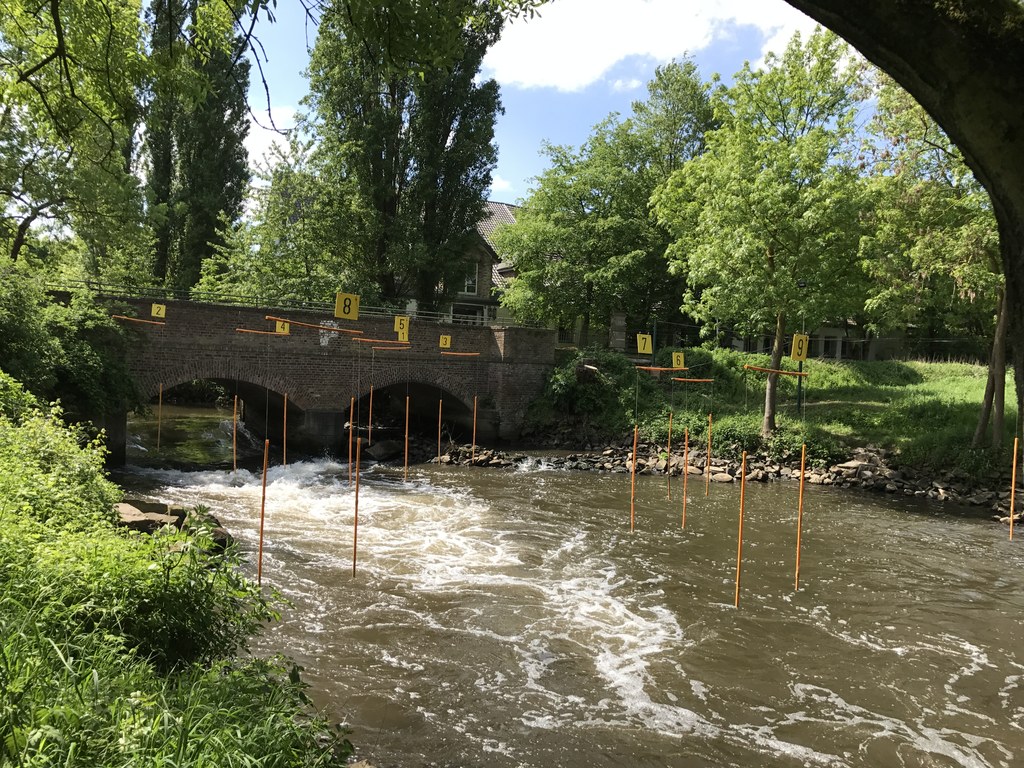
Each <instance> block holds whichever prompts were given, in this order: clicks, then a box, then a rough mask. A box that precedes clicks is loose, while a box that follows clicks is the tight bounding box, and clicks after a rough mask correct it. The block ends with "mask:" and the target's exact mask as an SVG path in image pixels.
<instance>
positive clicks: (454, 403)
mask: <svg viewBox="0 0 1024 768" xmlns="http://www.w3.org/2000/svg"><path fill="white" fill-rule="evenodd" d="M406 396H408V397H409V432H410V434H412V435H419V436H421V437H424V438H429V439H431V440H436V439H437V426H438V406H439V405H440V410H441V435H442V437H441V439H442V441H443V442H445V443H447V442H448V441H449V440H451V441H454V442H457V443H464V442H469V441H470V440H471V439H472V433H473V401H472V398H470V400H469V402H466V400H465V399H464V396H462V395H459V394H456V393H453V392H452V391H450V390H448V389H445V388H444V387H440V386H438V385H437V384H434V383H430V382H426V381H398V382H394V383H391V384H385V385H383V386H379V387H378V386H374V390H373V434H374V436H375V437H376V436H377V435H379V436H381V438H398V437H400V436H402V435H403V434H404V431H405V398H406ZM369 409H370V393H369V389H367V391H366V392H364V393H363V394H362V395H361V396H360V397H359V398H357V400H356V423H357V424H358V425H359V429H360V432H359V434H361V435H363V436H366V432H367V423H368V420H369V415H370V414H369ZM494 413H495V411H494V408H493V398H487V397H478V399H477V441H478V442H480V441H482V440H486V441H489V440H493V439H495V438H496V437H497V426H496V424H495V418H494Z"/></svg>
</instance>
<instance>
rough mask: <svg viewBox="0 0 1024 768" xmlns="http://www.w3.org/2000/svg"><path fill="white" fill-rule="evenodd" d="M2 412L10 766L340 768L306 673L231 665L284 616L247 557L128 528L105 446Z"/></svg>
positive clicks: (57, 424) (8, 409)
mask: <svg viewBox="0 0 1024 768" xmlns="http://www.w3.org/2000/svg"><path fill="white" fill-rule="evenodd" d="M0 404H2V406H3V408H2V413H0V764H4V765H8V764H13V765H56V764H59V765H67V766H81V767H82V768H86V767H89V768H92V767H93V766H123V765H127V764H129V763H130V764H133V765H134V764H139V763H141V762H145V763H147V764H150V763H151V764H165V763H166V764H170V763H174V764H182V765H184V764H188V765H200V764H204V765H229V764H255V763H257V762H258V763H259V764H261V765H272V766H282V767H283V766H341V765H344V764H345V760H346V758H347V756H348V755H349V754H350V753H351V745H350V744H349V743H348V742H347V740H345V739H344V734H343V733H340V732H338V731H337V730H335V729H331V728H329V727H328V725H327V724H326V723H325V722H324V721H323V720H322V719H320V718H318V717H316V716H315V715H314V714H313V713H312V712H311V710H310V706H309V700H308V698H307V697H306V695H305V693H304V686H303V684H302V683H301V681H300V679H299V675H298V669H296V668H294V667H292V668H291V669H288V668H287V667H286V666H285V665H284V663H283V662H281V661H263V660H252V659H249V660H247V659H244V658H235V657H234V654H235V653H236V652H238V651H239V650H241V649H243V648H244V647H245V645H246V643H247V641H248V639H249V638H250V636H251V635H252V634H253V633H254V632H255V631H257V630H258V629H259V627H260V626H261V625H262V624H263V623H264V622H265V621H267V620H270V619H273V618H275V617H276V615H277V614H276V611H275V609H274V603H275V600H274V598H267V597H264V596H263V594H262V592H261V590H260V589H259V587H258V586H257V585H255V584H254V583H252V582H250V581H248V580H246V579H245V578H244V577H242V576H241V574H240V572H239V570H238V568H237V565H238V557H237V553H236V552H235V551H233V550H229V552H228V553H227V554H226V555H221V554H217V553H216V551H215V549H214V547H213V546H212V542H211V541H210V539H209V538H208V537H207V536H206V535H205V533H202V532H200V533H198V534H193V535H185V534H181V533H178V532H176V531H172V530H165V531H163V532H160V533H158V534H156V535H153V536H150V537H144V536H139V535H126V534H124V533H122V532H120V531H118V530H117V529H115V528H114V527H113V525H112V524H111V517H112V511H113V502H114V500H115V499H116V498H117V495H118V491H117V489H116V488H115V487H114V486H113V485H112V484H111V483H109V482H108V481H107V480H106V479H104V476H103V474H102V469H101V458H102V456H101V452H100V450H99V449H98V447H97V446H96V444H94V443H93V444H89V443H83V442H82V438H81V433H80V431H78V430H77V429H73V428H69V427H66V426H64V425H63V424H62V423H61V421H60V419H59V414H58V413H57V412H51V413H46V412H42V411H39V410H38V409H37V408H35V407H33V405H32V403H31V398H30V397H29V396H27V395H26V394H25V393H24V391H23V390H21V388H20V387H19V385H18V384H17V383H16V382H13V381H12V380H11V379H10V377H8V376H7V375H4V374H0ZM26 408H27V409H28V410H27V411H26V410H25V409H26Z"/></svg>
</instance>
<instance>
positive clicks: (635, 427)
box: [629, 424, 640, 533]
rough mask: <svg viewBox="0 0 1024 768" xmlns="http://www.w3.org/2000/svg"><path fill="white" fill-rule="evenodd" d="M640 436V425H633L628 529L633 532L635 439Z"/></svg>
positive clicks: (634, 511) (634, 520) (634, 522)
mask: <svg viewBox="0 0 1024 768" xmlns="http://www.w3.org/2000/svg"><path fill="white" fill-rule="evenodd" d="M639 436H640V427H639V426H638V425H637V424H634V425H633V461H632V462H631V466H632V469H631V471H630V475H631V478H630V491H629V530H630V533H632V532H633V528H634V526H635V525H636V445H637V440H638V439H639Z"/></svg>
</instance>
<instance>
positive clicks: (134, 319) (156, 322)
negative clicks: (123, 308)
mask: <svg viewBox="0 0 1024 768" xmlns="http://www.w3.org/2000/svg"><path fill="white" fill-rule="evenodd" d="M111 317H112V318H114V319H115V320H127V321H128V322H130V323H144V324H146V325H167V323H161V322H160V321H159V320H140V319H139V318H137V317H127V316H126V315H111Z"/></svg>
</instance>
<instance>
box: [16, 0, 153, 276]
mask: <svg viewBox="0 0 1024 768" xmlns="http://www.w3.org/2000/svg"><path fill="white" fill-rule="evenodd" d="M93 25H95V27H96V28H97V29H99V30H101V31H102V34H97V35H93V34H91V33H89V32H88V30H90V29H92V28H93ZM145 71H146V64H145V61H144V56H143V55H142V52H141V48H140V22H139V7H138V5H137V4H133V3H130V2H129V3H123V4H117V5H116V6H114V7H108V6H107V5H106V4H103V3H98V2H82V3H77V4H76V3H69V2H58V1H56V0H55V1H54V2H51V3H27V2H23V1H22V0H12V1H11V2H9V3H5V4H4V11H3V13H2V14H0V242H2V243H3V245H4V250H5V251H6V252H7V254H8V255H9V256H10V257H11V258H12V259H14V260H17V259H19V258H20V257H21V256H22V255H23V249H24V248H25V246H26V245H27V244H28V243H29V241H30V239H31V235H32V231H33V229H34V228H36V227H38V226H39V225H40V224H41V223H43V222H47V221H51V222H55V223H56V224H57V225H58V226H59V227H61V228H73V229H76V230H80V231H81V234H82V236H83V239H85V241H86V243H87V244H88V245H89V247H90V249H91V250H92V254H93V256H94V257H96V258H101V257H102V255H103V249H104V248H105V247H106V246H107V240H108V239H109V238H111V237H113V236H116V235H117V234H119V233H123V232H125V231H130V229H131V227H130V225H129V224H128V223H129V222H131V221H137V220H138V217H139V215H140V211H141V209H140V207H139V205H138V197H137V184H136V181H135V179H134V177H133V176H132V175H131V173H130V171H131V168H130V162H129V158H130V156H131V146H132V136H133V134H134V131H135V127H136V126H135V121H136V118H137V115H138V110H137V109H136V103H135V92H136V87H137V85H138V83H139V82H141V80H142V79H143V77H144V75H145Z"/></svg>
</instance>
